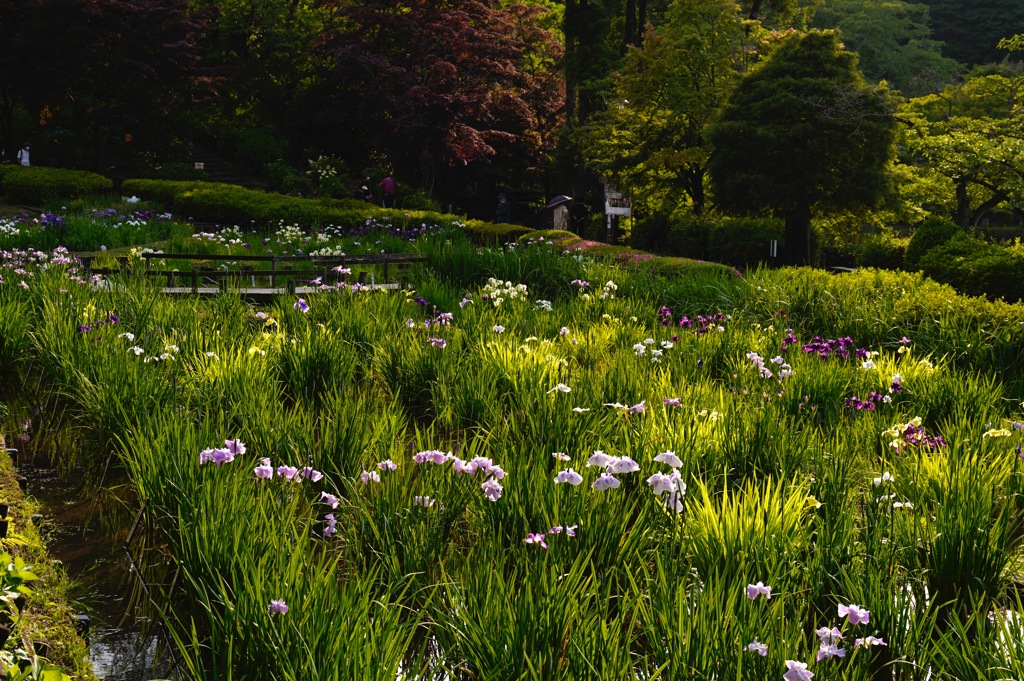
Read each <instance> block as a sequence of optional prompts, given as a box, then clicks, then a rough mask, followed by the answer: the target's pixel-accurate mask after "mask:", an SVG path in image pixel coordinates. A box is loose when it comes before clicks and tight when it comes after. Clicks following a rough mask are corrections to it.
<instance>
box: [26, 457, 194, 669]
mask: <svg viewBox="0 0 1024 681" xmlns="http://www.w3.org/2000/svg"><path fill="white" fill-rule="evenodd" d="M23 446H24V445H23ZM25 454H26V452H25V451H24V450H23V451H22V453H21V465H20V466H19V470H20V472H21V473H22V474H23V475H24V476H25V477H27V478H28V480H29V494H31V495H32V496H33V497H35V498H36V499H37V500H38V501H39V503H40V505H41V506H42V509H41V511H42V515H43V519H44V524H43V528H44V533H45V539H46V542H47V547H48V549H49V552H50V556H51V557H53V558H55V559H57V560H59V561H61V562H62V563H63V566H64V569H65V571H66V573H67V575H68V577H69V579H70V580H71V581H72V586H71V589H70V596H71V598H72V599H73V600H74V601H75V602H76V603H78V604H79V606H80V611H81V612H84V613H85V614H87V615H88V616H89V618H90V621H91V626H90V629H89V636H88V643H89V659H90V661H91V662H92V665H93V671H94V672H95V674H96V676H97V677H98V678H99V679H103V680H104V681H150V680H151V679H175V678H177V676H176V675H175V673H174V665H173V660H172V659H171V658H170V656H169V655H168V652H167V647H166V646H165V645H164V637H163V636H162V635H161V633H160V629H159V628H158V627H150V626H148V625H149V621H148V620H147V619H145V618H143V617H138V616H136V615H135V613H133V612H132V609H131V601H132V593H133V591H134V590H135V588H136V587H137V584H136V583H134V582H135V581H136V580H135V577H133V576H132V574H131V572H130V569H129V560H128V556H127V554H126V553H125V551H124V548H123V547H122V543H123V541H124V537H125V535H126V533H127V529H126V528H127V523H126V522H125V518H118V517H114V518H112V517H110V514H107V515H104V514H103V512H104V511H105V510H107V509H104V504H101V503H98V502H97V499H96V498H95V495H93V494H89V493H87V490H85V489H83V488H82V484H81V477H82V476H75V475H72V476H69V477H62V476H61V475H60V474H59V472H58V471H56V470H55V469H53V468H50V467H49V466H48V465H47V462H45V461H40V460H39V457H35V458H33V457H31V454H29V456H28V457H26V456H25ZM34 460H35V461H38V462H39V463H40V464H41V465H32V462H33V461H34ZM101 519H103V520H105V522H101ZM129 520H130V519H129Z"/></svg>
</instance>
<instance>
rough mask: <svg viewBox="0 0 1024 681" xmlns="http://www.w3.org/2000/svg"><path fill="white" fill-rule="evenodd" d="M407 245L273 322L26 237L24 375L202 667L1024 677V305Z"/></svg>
mask: <svg viewBox="0 0 1024 681" xmlns="http://www.w3.org/2000/svg"><path fill="white" fill-rule="evenodd" d="M188 238H190V237H188ZM417 244H418V245H417V246H415V247H416V248H420V249H422V250H423V251H424V252H427V253H428V254H429V255H430V265H429V268H425V269H424V270H423V271H422V272H420V273H419V278H418V281H416V282H415V290H406V291H398V292H390V293H387V292H375V293H368V292H361V293H360V292H357V293H352V292H349V291H348V290H342V291H338V290H332V291H325V292H321V293H316V294H312V295H310V296H307V297H305V298H303V299H302V300H301V301H300V300H299V299H298V298H296V297H292V298H285V297H283V298H280V299H278V300H277V302H275V303H274V304H273V305H270V306H268V307H265V308H254V307H251V306H249V305H246V304H245V303H243V302H242V301H241V300H240V298H239V297H238V296H237V295H233V294H231V293H227V294H224V295H221V296H219V297H217V298H213V299H206V300H198V299H171V298H168V297H162V296H161V295H159V294H158V293H157V292H156V291H155V289H154V288H152V287H151V286H150V285H149V284H148V283H147V282H146V281H145V280H144V279H142V278H141V277H138V276H131V275H126V276H124V277H120V278H115V279H114V280H113V281H112V282H111V284H109V285H103V286H98V285H96V284H95V283H93V282H90V281H88V280H85V279H82V278H81V277H79V276H78V274H76V273H75V272H74V271H73V270H74V265H73V263H67V262H63V259H62V258H60V257H59V256H58V257H57V258H56V260H54V258H53V257H50V256H48V257H47V258H45V259H44V258H40V257H39V256H38V254H35V255H34V256H33V255H32V254H30V255H29V256H25V255H24V254H20V253H16V252H9V253H8V256H9V257H8V263H7V264H8V268H7V269H4V270H2V272H3V281H4V283H3V285H2V286H0V371H3V373H4V375H5V376H14V375H20V376H24V377H32V378H33V381H35V380H39V378H40V377H41V378H42V379H43V380H42V382H41V384H42V385H43V386H45V388H44V390H43V397H42V398H40V399H42V400H44V401H45V403H46V404H47V405H48V409H50V410H51V411H55V412H59V413H60V414H61V415H62V417H61V419H60V422H61V424H62V425H61V427H60V429H59V430H55V431H54V432H51V433H50V434H49V437H50V438H51V442H50V444H51V446H52V447H54V449H58V448H59V450H60V451H61V453H62V456H63V457H64V462H65V465H71V464H72V463H76V462H77V463H86V464H88V465H89V466H90V467H91V468H93V469H95V470H97V471H99V470H101V469H102V465H103V464H102V462H103V461H104V460H105V459H106V457H107V455H108V453H110V452H113V453H114V454H115V455H116V459H115V460H116V462H119V464H120V466H122V467H123V469H124V470H125V471H126V472H127V475H128V477H129V479H130V481H131V483H132V485H133V486H134V487H135V489H136V490H137V492H138V496H139V498H141V499H146V500H147V507H146V508H147V511H146V513H147V521H148V522H149V524H150V525H152V526H153V527H155V528H157V529H158V530H159V538H160V540H161V541H162V542H163V543H164V544H165V545H166V550H167V552H168V555H170V556H172V557H173V562H174V564H175V565H177V566H180V568H181V574H180V577H179V580H178V587H177V589H176V590H175V592H174V593H172V594H169V600H168V603H169V605H170V607H169V610H168V614H167V623H168V625H169V626H170V627H171V630H172V632H173V633H174V636H175V638H176V640H177V641H178V648H179V649H180V650H179V653H180V657H181V659H182V660H183V664H184V665H185V667H186V670H187V672H186V676H188V677H189V678H201V679H229V678H233V679H310V678H315V679H381V680H383V679H387V680H389V681H390V680H392V679H395V678H408V679H445V678H448V679H467V680H468V679H624V678H638V679H655V678H658V679H683V678H707V679H710V678H718V679H727V678H728V679H740V678H748V679H765V678H783V677H784V675H786V676H785V677H784V678H786V679H789V680H790V681H792V679H806V678H810V674H813V675H814V678H816V679H922V680H923V679H977V678H985V679H1005V678H1017V677H1020V676H1022V675H1024V645H1022V643H1021V641H1022V640H1024V638H1022V636H1021V634H1022V633H1024V632H1022V631H1021V629H1022V627H1021V623H1020V619H1019V618H1020V613H1021V610H1022V608H1021V603H1020V599H1019V597H1018V595H1017V594H1018V590H1017V585H1018V583H1019V577H1020V567H1021V564H1020V558H1021V555H1022V554H1021V552H1020V543H1021V540H1022V538H1024V496H1022V492H1024V471H1022V466H1024V461H1022V459H1021V443H1022V431H1021V429H1022V428H1024V423H1022V422H1024V413H1022V412H1021V407H1020V401H1019V400H1020V398H1021V397H1022V395H1024V364H1022V359H1021V357H1022V353H1021V350H1022V349H1024V308H1021V307H1020V306H1011V305H1004V304H1001V303H990V302H986V301H984V300H978V299H970V298H964V297H960V296H957V295H956V294H954V293H953V292H952V290H951V289H949V288H947V287H942V286H938V285H936V284H934V283H932V282H929V281H927V280H924V279H922V278H921V277H919V276H915V275H909V274H896V273H887V272H875V271H860V272H856V273H852V274H846V275H841V276H832V275H828V274H825V273H823V272H817V271H812V270H805V269H786V270H778V271H757V272H751V273H748V274H747V275H746V276H745V277H742V278H741V277H737V276H735V275H732V274H729V273H726V272H711V271H703V270H698V271H694V272H691V273H686V272H682V273H677V274H675V275H674V276H671V277H666V276H658V275H654V274H651V273H650V272H649V271H647V270H645V269H644V268H643V267H642V266H637V267H630V268H619V267H615V266H611V265H608V264H604V263H602V262H599V261H595V260H592V259H590V258H588V257H587V256H585V255H583V254H579V253H574V252H570V253H563V252H562V251H561V249H559V248H557V247H553V246H550V245H542V244H536V245H532V246H517V247H510V248H504V249H478V248H475V247H470V246H468V245H467V244H466V243H465V242H464V241H462V240H460V239H459V238H456V237H452V236H451V235H449V236H448V237H445V236H443V235H442V236H441V237H432V238H428V239H424V240H420V241H418V242H417ZM218 247H220V246H218ZM32 257H34V258H35V260H34V261H31V262H30V261H28V259H29V258H32ZM41 263H42V264H41ZM19 272H20V273H19ZM76 278H77V279H76ZM489 278H494V279H492V280H489ZM33 384H34V382H33ZM801 665H806V670H804V668H803V667H802V666H801Z"/></svg>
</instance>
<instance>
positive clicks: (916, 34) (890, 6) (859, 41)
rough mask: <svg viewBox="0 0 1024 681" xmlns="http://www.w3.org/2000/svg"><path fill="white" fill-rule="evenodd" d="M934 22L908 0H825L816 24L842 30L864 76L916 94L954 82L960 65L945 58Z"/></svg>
mask: <svg viewBox="0 0 1024 681" xmlns="http://www.w3.org/2000/svg"><path fill="white" fill-rule="evenodd" d="M929 22H930V17H929V15H928V6H927V5H922V4H916V3H912V2H904V0H885V1H884V2H879V1H878V0H824V3H823V4H822V6H821V7H818V8H817V9H816V11H815V13H814V22H813V24H812V25H813V26H814V27H816V28H835V29H838V30H839V32H840V34H841V35H842V39H843V44H844V45H845V46H846V49H848V50H851V51H853V52H856V53H857V54H858V55H859V57H860V59H859V61H858V62H857V64H858V66H859V67H860V69H861V70H862V71H863V72H864V76H865V78H867V79H868V80H871V81H874V82H876V83H877V82H879V81H882V80H884V81H886V82H887V83H888V84H889V86H890V87H892V88H896V89H898V90H900V91H901V92H903V93H904V94H905V95H907V96H911V97H913V96H917V95H922V94H926V93H928V92H931V91H932V89H933V88H934V87H935V86H936V85H937V84H943V83H948V82H950V81H951V80H952V78H953V76H954V75H955V74H956V73H957V71H958V69H959V68H960V66H959V64H958V63H957V62H956V61H954V60H953V59H950V58H949V57H945V56H943V54H942V48H943V44H942V43H941V42H939V41H938V40H935V39H933V38H932V30H931V28H930V25H929Z"/></svg>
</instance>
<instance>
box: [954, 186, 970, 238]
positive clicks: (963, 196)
mask: <svg viewBox="0 0 1024 681" xmlns="http://www.w3.org/2000/svg"><path fill="white" fill-rule="evenodd" d="M956 224H958V225H960V226H961V227H963V228H964V229H970V226H971V197H970V196H968V195H967V180H966V179H965V178H962V177H961V178H957V181H956Z"/></svg>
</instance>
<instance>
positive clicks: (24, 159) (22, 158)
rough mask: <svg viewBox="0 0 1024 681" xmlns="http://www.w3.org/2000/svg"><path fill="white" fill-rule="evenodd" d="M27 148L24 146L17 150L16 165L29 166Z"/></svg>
mask: <svg viewBox="0 0 1024 681" xmlns="http://www.w3.org/2000/svg"><path fill="white" fill-rule="evenodd" d="M28 153H29V146H28V145H27V144H26V145H25V146H23V147H22V148H21V149H19V150H18V163H20V164H21V165H23V166H27V165H31V164H30V163H29V161H28Z"/></svg>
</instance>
